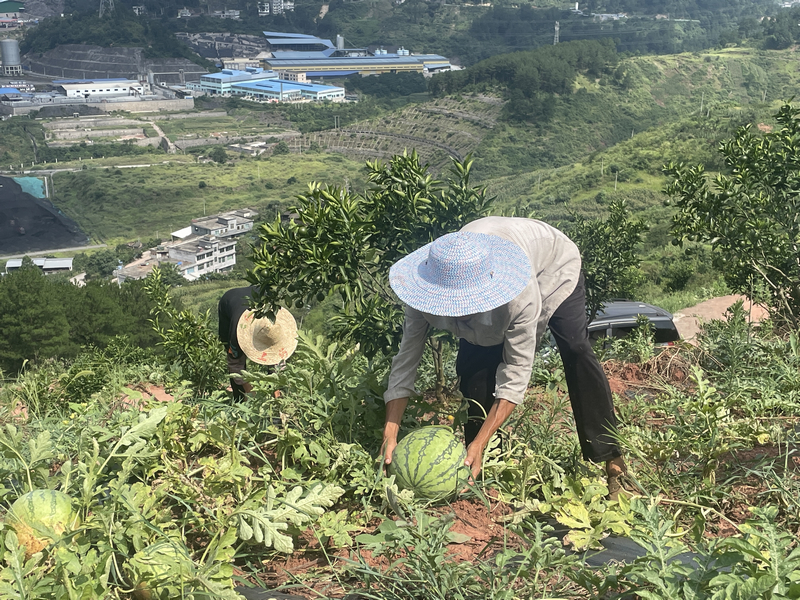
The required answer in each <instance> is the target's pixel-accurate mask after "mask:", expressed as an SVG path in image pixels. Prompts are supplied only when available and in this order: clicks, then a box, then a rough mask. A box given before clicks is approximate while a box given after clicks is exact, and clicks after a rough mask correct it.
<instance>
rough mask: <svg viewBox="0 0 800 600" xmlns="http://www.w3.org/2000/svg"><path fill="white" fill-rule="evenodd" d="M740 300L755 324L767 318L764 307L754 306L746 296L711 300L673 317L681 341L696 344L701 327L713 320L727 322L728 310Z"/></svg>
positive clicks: (721, 297) (733, 295)
mask: <svg viewBox="0 0 800 600" xmlns="http://www.w3.org/2000/svg"><path fill="white" fill-rule="evenodd" d="M739 300H742V302H743V303H744V310H745V312H747V313H749V314H750V320H751V321H752V322H753V323H759V322H760V321H762V320H764V319H765V318H767V316H768V314H767V310H766V309H765V308H764V307H763V306H760V305H758V304H755V305H754V304H753V303H752V302H750V300H748V299H747V298H746V297H745V296H741V295H736V294H731V295H728V296H719V297H717V298H711V299H710V300H706V301H705V302H701V303H700V304H696V305H695V306H690V307H689V308H684V309H683V310H681V311H679V312H677V313H675V314H674V315H672V320H673V321H674V322H675V326H676V327H677V328H678V332H679V333H680V334H681V339H682V340H684V341H687V342H689V343H690V344H696V343H697V341H696V338H697V334H698V333H699V332H700V326H701V325H702V324H703V323H707V322H708V321H711V320H712V319H721V320H725V316H726V314H727V312H728V308H730V307H731V306H733V305H734V304H736V302H737V301H739Z"/></svg>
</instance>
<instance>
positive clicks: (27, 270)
mask: <svg viewBox="0 0 800 600" xmlns="http://www.w3.org/2000/svg"><path fill="white" fill-rule="evenodd" d="M68 285H70V284H68V283H59V282H56V281H52V280H49V279H48V278H47V277H46V276H45V275H44V274H43V273H42V271H41V269H39V267H36V266H35V265H34V264H33V262H32V261H31V260H30V258H27V257H26V258H25V259H23V262H22V267H21V268H20V269H19V270H18V271H15V272H13V273H10V274H8V275H6V276H5V277H2V278H0V306H2V310H0V331H1V332H2V335H0V367H1V368H2V369H3V370H7V371H14V372H15V371H17V370H19V369H20V368H21V367H22V365H23V363H24V362H25V361H26V360H36V359H42V358H51V357H54V356H72V355H73V354H74V353H75V352H76V351H77V346H76V345H75V344H74V343H72V341H71V340H70V338H69V322H68V321H67V315H66V312H65V310H64V305H63V302H62V291H61V290H60V286H68Z"/></svg>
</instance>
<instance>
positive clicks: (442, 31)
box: [22, 0, 797, 65]
mask: <svg viewBox="0 0 800 600" xmlns="http://www.w3.org/2000/svg"><path fill="white" fill-rule="evenodd" d="M134 4H136V5H138V6H144V7H145V8H146V11H147V12H146V14H145V15H144V16H142V17H134V16H133V13H132V9H131V7H132V6H133V5H134ZM535 4H536V6H534V4H533V3H528V2H524V1H523V2H519V3H514V4H513V5H512V4H507V3H491V6H486V5H481V6H478V5H476V3H472V2H466V0H454V1H449V2H442V3H435V2H427V1H426V0H405V1H403V2H397V1H395V0H370V1H369V2H351V1H345V0H330V1H328V0H297V1H296V3H295V10H294V11H293V12H286V13H285V14H283V15H271V16H266V17H259V16H258V12H257V3H256V2H250V1H248V0H229V1H227V2H226V3H225V8H227V9H238V10H240V11H241V19H240V20H232V19H224V20H223V19H218V18H212V17H211V16H208V15H207V13H208V12H209V10H210V9H212V10H216V9H218V8H220V7H219V6H216V5H211V4H210V3H209V2H208V1H207V0H189V1H188V2H182V1H181V2H175V1H172V0H168V1H166V2H161V1H156V0H117V2H116V6H117V9H116V11H115V15H114V18H113V19H110V18H106V19H105V21H100V20H99V19H98V18H97V2H95V1H94V0H92V1H89V0H67V2H66V4H65V11H67V12H66V14H73V15H74V17H75V18H73V19H70V18H63V19H61V18H50V19H47V20H45V22H44V23H42V24H41V25H40V26H39V27H38V28H33V29H31V30H30V31H29V33H28V35H27V36H26V39H25V41H24V43H23V45H22V50H23V52H27V51H34V52H44V51H46V50H48V49H51V48H52V47H54V46H55V45H57V44H64V43H87V44H97V45H101V46H107V45H127V46H131V45H138V46H143V47H145V48H147V49H148V52H149V53H150V57H153V58H156V57H164V56H184V57H186V56H187V54H186V53H187V52H189V50H188V49H187V48H186V47H185V46H182V45H181V44H180V43H178V42H177V41H176V38H175V37H174V35H173V33H174V32H175V31H191V32H219V31H226V32H230V33H240V34H251V35H258V36H261V35H262V32H263V31H265V30H275V31H298V32H302V33H306V34H314V35H319V36H322V37H326V38H333V37H334V36H336V35H343V36H344V37H345V40H346V41H347V44H348V46H351V47H362V46H381V45H382V46H404V47H406V48H408V49H411V50H412V51H413V52H419V53H421V52H436V53H439V54H443V55H445V56H448V57H450V58H452V59H453V60H454V61H455V62H456V64H462V65H471V64H475V63H477V62H479V61H480V60H483V59H485V58H488V57H490V56H494V55H497V54H503V53H508V52H514V51H521V50H530V49H534V48H537V47H540V46H547V45H552V44H553V41H554V32H555V23H556V21H558V23H559V39H560V41H561V42H565V41H572V40H600V39H604V38H607V39H613V40H614V43H615V46H616V48H617V50H618V51H619V52H630V53H641V54H667V53H678V52H685V51H697V50H702V49H705V48H710V47H714V46H716V45H717V44H720V43H731V42H737V41H740V40H742V39H755V40H757V41H758V42H759V43H765V44H767V46H768V47H775V48H778V47H786V45H785V44H786V40H787V39H788V38H791V37H792V32H791V27H788V28H787V26H786V24H783V25H781V27H779V28H778V30H776V28H775V23H774V22H773V21H772V20H771V19H763V18H764V17H771V16H774V15H778V16H780V17H782V18H784V19H785V18H786V17H787V15H788V13H789V11H787V10H782V11H781V10H779V9H778V6H777V3H776V2H775V1H774V0H665V1H656V0H588V1H587V0H584V1H583V2H580V3H579V8H580V10H579V11H574V10H569V9H568V8H567V7H570V8H571V7H572V6H574V5H573V4H572V3H570V2H556V1H555V0H543V1H540V2H536V3H535ZM184 7H187V8H189V9H191V10H194V11H196V13H198V14H201V13H206V16H194V17H192V18H188V19H187V18H184V19H178V18H176V16H177V10H178V9H180V8H184ZM623 13H624V15H623ZM600 15H606V16H605V17H604V16H600ZM608 15H623V16H619V17H618V18H614V17H610V16H608ZM794 22H795V24H796V23H797V20H796V19H795V21H794ZM786 23H789V21H786ZM795 29H797V27H796V26H795ZM770 37H771V38H772V39H771V40H767V38H770Z"/></svg>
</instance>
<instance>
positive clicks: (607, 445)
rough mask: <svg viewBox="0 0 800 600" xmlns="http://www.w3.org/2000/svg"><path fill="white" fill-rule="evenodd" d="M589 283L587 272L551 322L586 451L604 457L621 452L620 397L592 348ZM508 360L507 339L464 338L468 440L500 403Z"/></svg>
mask: <svg viewBox="0 0 800 600" xmlns="http://www.w3.org/2000/svg"><path fill="white" fill-rule="evenodd" d="M587 325H588V322H587V318H586V289H585V284H584V279H583V275H581V276H580V279H579V280H578V285H577V286H576V288H575V290H574V291H573V292H572V294H571V295H570V296H569V297H568V298H567V299H566V300H564V302H562V303H561V304H560V305H559V306H558V308H557V309H556V310H555V312H554V313H553V316H552V317H550V321H549V322H548V326H549V327H550V331H551V332H552V334H553V337H555V339H556V344H557V345H558V351H559V354H561V360H562V361H563V363H564V372H565V375H566V380H567V389H568V391H569V400H570V404H571V405H572V413H573V415H574V416H575V426H576V428H577V430H578V438H579V440H580V445H581V451H582V452H583V457H584V458H585V459H586V460H591V461H594V462H601V461H607V460H611V459H612V458H616V457H618V456H621V455H622V453H621V452H620V450H619V448H618V446H617V444H616V442H615V440H614V438H613V437H612V436H611V435H610V432H613V431H615V430H616V428H617V420H616V416H615V415H614V402H613V399H612V397H611V388H610V387H609V385H608V379H607V378H606V375H605V372H604V371H603V367H602V366H601V365H600V361H598V360H597V356H595V354H594V351H593V350H592V345H591V342H590V341H589V334H588V331H587ZM502 362H503V344H499V345H496V346H476V345H474V344H470V343H469V342H467V341H466V340H463V339H462V340H461V341H460V345H459V348H458V358H457V360H456V373H457V374H458V375H459V377H461V386H460V389H461V393H462V394H464V397H466V398H470V399H471V400H475V401H476V402H477V403H479V404H476V403H475V402H472V403H470V406H469V419H468V421H467V424H466V425H465V427H464V436H465V438H466V442H467V444H469V443H470V442H472V440H474V439H475V436H477V435H478V431H480V428H481V425H482V424H483V419H484V415H485V414H487V413H488V412H489V409H490V408H491V407H492V404H494V401H495V396H494V391H495V373H496V372H497V367H498V366H499V365H500V364H501V363H502Z"/></svg>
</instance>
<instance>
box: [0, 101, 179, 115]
mask: <svg viewBox="0 0 800 600" xmlns="http://www.w3.org/2000/svg"><path fill="white" fill-rule="evenodd" d="M20 104H22V103H20V102H13V103H12V102H8V103H2V104H0V115H12V116H18V115H27V114H28V113H31V112H34V111H37V110H39V109H41V108H46V107H48V106H52V105H50V104H28V103H25V104H26V106H20ZM83 105H84V104H83V103H78V104H76V105H75V106H76V108H77V107H78V106H83ZM59 106H69V104H59ZM90 106H92V107H94V108H95V109H98V110H100V111H102V112H109V113H110V112H116V111H127V112H133V113H140V112H158V111H161V110H170V111H171V110H194V99H192V98H185V99H183V100H178V99H176V100H139V101H134V102H93V103H91V104H90ZM76 112H77V111H76Z"/></svg>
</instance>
